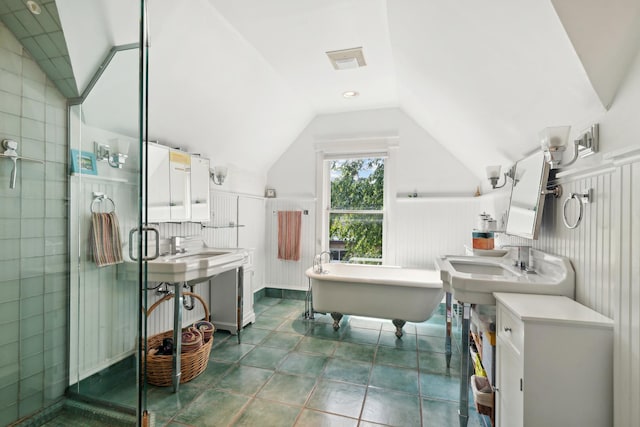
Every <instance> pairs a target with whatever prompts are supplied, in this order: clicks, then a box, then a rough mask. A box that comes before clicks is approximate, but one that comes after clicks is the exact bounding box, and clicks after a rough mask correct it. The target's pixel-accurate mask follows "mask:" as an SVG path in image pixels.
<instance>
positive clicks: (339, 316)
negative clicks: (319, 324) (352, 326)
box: [331, 311, 342, 331]
mask: <svg viewBox="0 0 640 427" xmlns="http://www.w3.org/2000/svg"><path fill="white" fill-rule="evenodd" d="M331 317H332V318H333V330H334V331H337V330H338V328H340V320H342V313H338V312H337V311H332V312H331Z"/></svg>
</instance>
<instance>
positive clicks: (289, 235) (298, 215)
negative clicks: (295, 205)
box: [278, 211, 302, 261]
mask: <svg viewBox="0 0 640 427" xmlns="http://www.w3.org/2000/svg"><path fill="white" fill-rule="evenodd" d="M301 226H302V212H301V211H278V259H283V260H287V261H299V260H300V229H301Z"/></svg>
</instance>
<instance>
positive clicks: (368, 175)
mask: <svg viewBox="0 0 640 427" xmlns="http://www.w3.org/2000/svg"><path fill="white" fill-rule="evenodd" d="M329 169H330V171H331V208H332V209H345V210H347V209H348V210H382V208H383V200H384V197H383V196H384V192H383V188H384V159H381V158H372V159H351V160H348V159H347V160H331V161H330V162H329Z"/></svg>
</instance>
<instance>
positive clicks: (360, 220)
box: [329, 213, 382, 261]
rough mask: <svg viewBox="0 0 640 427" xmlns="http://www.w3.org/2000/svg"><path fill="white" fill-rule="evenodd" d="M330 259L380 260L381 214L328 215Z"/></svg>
mask: <svg viewBox="0 0 640 427" xmlns="http://www.w3.org/2000/svg"><path fill="white" fill-rule="evenodd" d="M329 250H330V251H331V259H333V260H339V261H349V260H351V259H352V258H354V257H356V258H373V259H380V260H381V259H382V214H347V213H331V214H329Z"/></svg>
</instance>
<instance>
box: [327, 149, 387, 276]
mask: <svg viewBox="0 0 640 427" xmlns="http://www.w3.org/2000/svg"><path fill="white" fill-rule="evenodd" d="M384 164H385V159H384V158H383V157H366V158H346V159H331V160H326V161H325V165H326V173H327V176H328V178H329V179H328V180H326V181H325V185H326V186H327V188H326V189H325V195H326V198H327V200H328V201H329V203H328V204H327V205H328V209H327V210H328V215H327V217H326V219H327V220H328V227H326V230H328V239H327V240H328V243H329V251H330V252H331V259H332V260H337V261H345V262H346V261H350V262H360V263H374V264H378V263H381V262H382V255H383V253H382V248H383V224H384V187H385V186H384V174H385V173H384Z"/></svg>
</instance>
